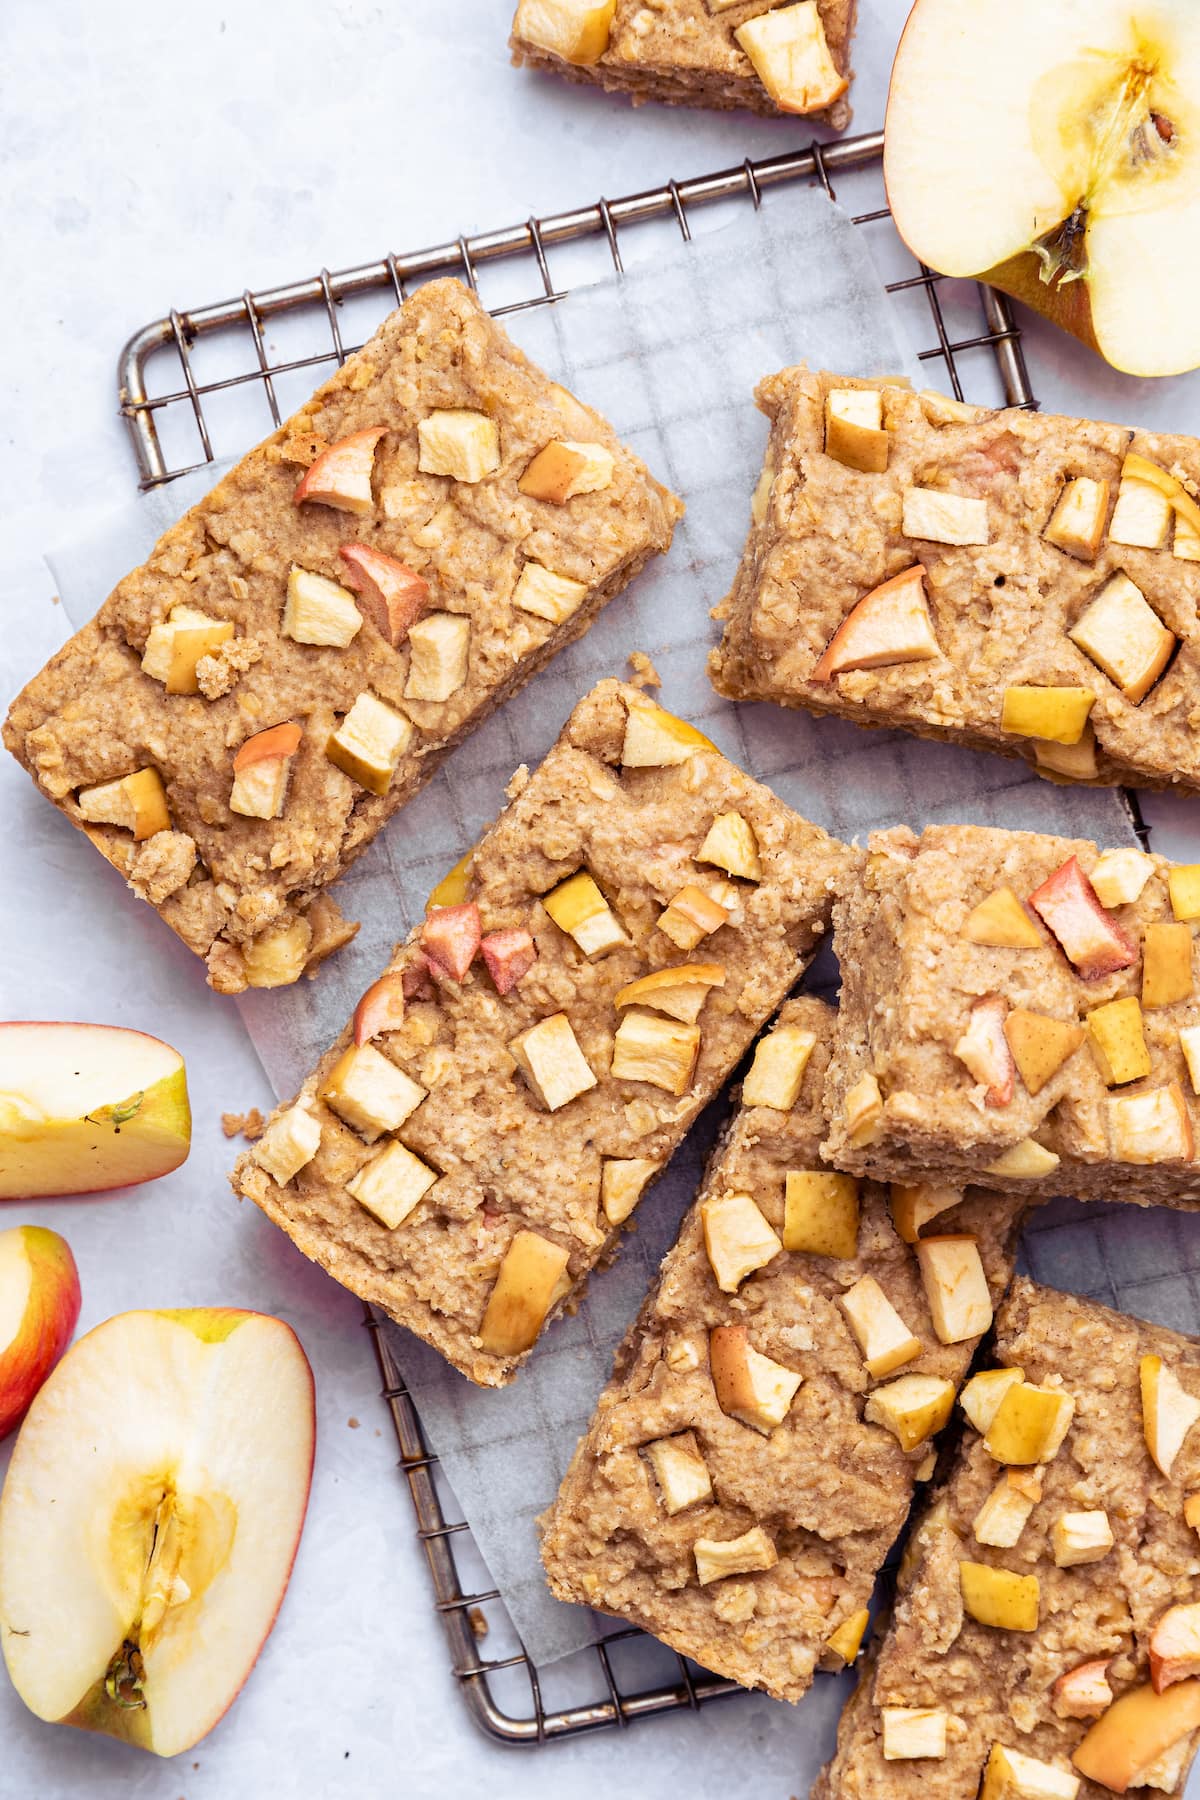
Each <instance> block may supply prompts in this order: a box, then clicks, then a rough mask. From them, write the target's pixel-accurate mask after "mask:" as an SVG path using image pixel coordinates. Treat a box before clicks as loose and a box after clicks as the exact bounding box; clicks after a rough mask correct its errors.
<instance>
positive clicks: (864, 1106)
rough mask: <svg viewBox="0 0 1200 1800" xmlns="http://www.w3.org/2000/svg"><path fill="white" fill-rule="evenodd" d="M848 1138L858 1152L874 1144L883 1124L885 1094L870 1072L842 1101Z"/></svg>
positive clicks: (852, 1085)
mask: <svg viewBox="0 0 1200 1800" xmlns="http://www.w3.org/2000/svg"><path fill="white" fill-rule="evenodd" d="M842 1113H843V1117H844V1119H845V1122H846V1136H847V1138H848V1140H849V1142H850V1144H851V1145H852V1146H853V1148H854V1149H856V1150H861V1149H862V1147H863V1146H864V1145H865V1144H870V1143H873V1142H874V1140H875V1138H876V1137H877V1136H878V1135H879V1127H880V1126H881V1124H882V1123H883V1093H882V1091H881V1089H880V1086H879V1083H878V1081H877V1080H876V1079H875V1077H874V1075H872V1074H871V1073H870V1072H869V1071H868V1073H867V1074H865V1075H860V1076H859V1078H858V1080H857V1081H855V1082H852V1083H851V1085H850V1086H849V1087H848V1088H847V1089H846V1093H845V1096H844V1098H843V1100H842Z"/></svg>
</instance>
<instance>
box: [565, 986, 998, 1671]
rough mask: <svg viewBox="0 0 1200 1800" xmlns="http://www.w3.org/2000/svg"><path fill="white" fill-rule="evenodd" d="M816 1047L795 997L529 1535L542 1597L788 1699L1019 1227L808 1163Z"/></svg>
mask: <svg viewBox="0 0 1200 1800" xmlns="http://www.w3.org/2000/svg"><path fill="white" fill-rule="evenodd" d="M832 1037H833V1014H832V1010H831V1008H829V1007H828V1006H825V1005H823V1004H822V1003H821V1002H820V1001H818V1000H811V999H804V1000H796V1001H791V1002H789V1003H788V1005H787V1006H785V1007H784V1009H783V1011H782V1013H781V1014H780V1016H779V1019H778V1021H777V1023H776V1024H775V1026H774V1027H773V1028H772V1030H771V1031H770V1032H769V1033H768V1035H767V1036H766V1037H764V1038H763V1039H761V1040H760V1042H759V1046H758V1049H757V1051H756V1054H755V1060H754V1063H753V1065H752V1068H751V1071H750V1073H749V1075H748V1076H747V1079H746V1082H745V1085H744V1087H743V1090H742V1095H741V1102H742V1104H741V1108H740V1110H739V1112H738V1113H737V1114H736V1116H735V1118H734V1120H733V1123H732V1125H731V1126H730V1128H729V1130H728V1131H727V1133H726V1136H725V1139H724V1141H723V1143H722V1144H721V1145H720V1146H719V1147H718V1151H717V1153H716V1156H715V1158H714V1161H713V1163H712V1166H711V1167H710V1169H709V1171H708V1174H707V1176H706V1178H705V1181H704V1185H703V1188H702V1189H701V1192H700V1196H699V1198H698V1200H697V1203H696V1205H695V1206H694V1207H693V1209H692V1211H691V1212H690V1213H689V1214H688V1216H687V1218H686V1220H685V1221H684V1224H683V1228H682V1230H681V1232H680V1235H679V1239H678V1242H677V1243H676V1245H675V1247H674V1249H672V1250H671V1251H670V1253H669V1254H668V1255H667V1257H666V1259H665V1261H664V1262H663V1265H662V1270H661V1273H660V1275H659V1279H658V1282H657V1284H656V1286H655V1287H654V1288H653V1289H652V1291H651V1293H650V1294H649V1296H648V1298H647V1300H646V1303H645V1306H644V1307H643V1309H642V1313H641V1316H640V1318H639V1319H638V1320H637V1322H636V1324H635V1325H634V1326H633V1327H632V1329H631V1330H630V1332H629V1334H628V1336H627V1337H626V1340H625V1342H624V1344H623V1346H622V1348H621V1350H620V1351H619V1353H618V1356H617V1362H616V1368H615V1370H614V1373H613V1377H612V1380H611V1381H610V1382H609V1384H608V1386H607V1388H606V1389H605V1391H604V1393H603V1395H602V1396H601V1398H600V1401H599V1403H598V1405H597V1408H596V1413H595V1416H594V1418H593V1419H592V1422H591V1424H590V1426H589V1428H588V1430H587V1432H586V1433H585V1435H584V1436H583V1438H582V1439H581V1440H580V1443H579V1447H578V1449H577V1450H576V1452H575V1455H574V1458H573V1460H572V1462H571V1466H570V1468H569V1470H568V1471H567V1475H566V1478H565V1480H564V1482H563V1484H562V1487H561V1489H560V1491H559V1494H558V1497H557V1499H556V1500H555V1502H554V1504H553V1506H552V1507H551V1508H550V1510H549V1511H548V1512H547V1513H546V1514H545V1515H544V1517H543V1520H542V1560H543V1562H544V1563H545V1566H546V1570H547V1573H548V1575H549V1578H550V1586H551V1587H552V1589H553V1590H554V1592H555V1593H556V1594H557V1595H558V1596H559V1598H560V1599H564V1600H575V1601H579V1602H582V1603H584V1604H586V1605H590V1606H594V1607H597V1608H599V1609H600V1610H602V1611H604V1612H609V1613H614V1614H616V1615H617V1616H619V1617H620V1618H623V1619H627V1620H629V1621H631V1622H632V1623H634V1624H636V1625H640V1626H643V1627H644V1628H645V1629H646V1630H648V1631H652V1632H654V1633H655V1635H656V1636H658V1637H660V1638H663V1639H664V1640H665V1641H666V1642H667V1643H668V1644H670V1645H671V1646H672V1647H673V1648H674V1649H676V1650H678V1651H681V1652H682V1653H683V1654H684V1655H686V1656H690V1657H693V1658H694V1659H695V1660H696V1661H697V1662H699V1663H701V1664H703V1666H704V1667H705V1668H707V1669H712V1670H714V1671H716V1672H717V1673H718V1674H720V1675H724V1676H727V1677H729V1678H730V1679H732V1680H734V1681H739V1682H742V1683H743V1684H744V1685H745V1686H746V1687H760V1688H765V1689H766V1690H767V1692H768V1693H770V1694H773V1695H775V1696H776V1698H778V1699H783V1700H798V1699H799V1698H800V1696H801V1695H802V1694H803V1693H804V1692H805V1690H806V1689H807V1688H808V1686H809V1684H810V1682H811V1680H812V1675H813V1671H814V1669H815V1668H816V1667H818V1666H824V1667H835V1668H840V1667H841V1666H842V1664H843V1662H850V1661H853V1659H854V1656H855V1654H856V1652H857V1648H858V1643H859V1640H860V1639H861V1638H862V1635H863V1631H864V1629H865V1626H866V1620H867V1614H866V1608H867V1605H868V1603H869V1601H870V1598H871V1593H872V1589H873V1587H874V1585H875V1578H876V1576H877V1574H878V1572H879V1569H880V1567H881V1565H882V1563H883V1561H884V1558H885V1556H886V1555H887V1552H888V1550H889V1549H890V1547H891V1545H892V1543H893V1542H894V1540H895V1538H896V1537H897V1535H898V1533H899V1531H900V1529H901V1527H902V1525H903V1523H904V1519H905V1517H906V1514H907V1512H908V1508H909V1505H910V1503H911V1500H912V1494H913V1489H914V1485H915V1483H916V1482H917V1481H918V1480H920V1479H922V1478H924V1477H926V1476H928V1474H929V1473H931V1472H932V1462H933V1457H932V1453H931V1447H930V1438H931V1435H932V1434H933V1433H934V1432H935V1431H937V1430H938V1429H940V1427H941V1426H942V1425H943V1424H944V1423H945V1421H946V1419H947V1418H948V1417H949V1414H950V1409H951V1407H952V1406H953V1403H954V1396H955V1393H956V1391H957V1388H958V1384H959V1383H960V1382H961V1380H962V1379H963V1376H964V1375H965V1373H966V1370H967V1366H968V1364H969V1362H970V1360H971V1355H972V1352H973V1350H974V1348H975V1345H976V1343H977V1342H978V1340H979V1336H980V1334H981V1333H982V1332H983V1331H985V1330H986V1329H987V1327H988V1325H989V1324H990V1322H991V1317H992V1300H993V1298H994V1297H997V1296H998V1295H999V1294H1000V1293H1001V1292H1002V1291H1003V1289H1004V1288H1005V1286H1006V1285H1007V1283H1008V1279H1009V1276H1010V1274H1011V1272H1012V1250H1013V1239H1014V1236H1015V1230H1016V1224H1017V1220H1018V1217H1019V1215H1020V1213H1021V1211H1022V1210H1023V1207H1022V1202H1021V1201H1019V1200H1016V1199H1013V1198H1008V1197H1002V1196H999V1195H995V1194H985V1193H983V1192H981V1191H979V1190H976V1191H975V1192H973V1193H972V1194H969V1195H967V1196H965V1197H964V1196H963V1195H961V1194H958V1193H956V1192H955V1191H954V1190H950V1189H940V1190H936V1191H935V1190H932V1189H929V1188H928V1187H922V1188H919V1189H918V1188H915V1187H911V1188H907V1189H903V1190H897V1191H896V1192H895V1193H894V1194H893V1196H892V1198H891V1201H890V1203H889V1198H888V1195H887V1193H886V1190H884V1189H883V1188H881V1187H878V1186H877V1185H876V1184H875V1183H873V1182H861V1183H860V1182H858V1181H856V1180H855V1179H854V1178H853V1177H848V1176H844V1175H834V1174H830V1173H829V1172H828V1171H822V1170H821V1169H820V1161H819V1156H818V1146H819V1144H820V1141H821V1136H822V1129H823V1118H822V1113H821V1088H822V1081H823V1077H824V1074H825V1068H826V1064H827V1062H828V1059H829V1049H830V1044H831V1041H832ZM935 1209H936V1216H935ZM922 1225H925V1227H926V1229H925V1232H924V1236H923V1238H922V1241H920V1242H916V1241H915V1240H916V1239H917V1236H918V1233H919V1231H920V1228H921V1226H922ZM898 1228H899V1229H898ZM901 1231H902V1232H903V1236H901Z"/></svg>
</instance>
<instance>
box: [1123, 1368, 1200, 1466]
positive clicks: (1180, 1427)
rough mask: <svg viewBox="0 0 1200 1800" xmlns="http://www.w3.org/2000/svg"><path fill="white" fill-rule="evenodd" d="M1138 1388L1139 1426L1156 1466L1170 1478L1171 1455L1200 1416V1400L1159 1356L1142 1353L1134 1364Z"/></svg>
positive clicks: (1181, 1443)
mask: <svg viewBox="0 0 1200 1800" xmlns="http://www.w3.org/2000/svg"><path fill="white" fill-rule="evenodd" d="M1138 1373H1139V1376H1140V1380H1141V1388H1142V1430H1143V1433H1144V1434H1145V1438H1146V1448H1147V1450H1148V1451H1149V1452H1150V1459H1151V1461H1152V1462H1153V1463H1154V1466H1155V1468H1156V1469H1158V1470H1159V1471H1160V1473H1161V1474H1163V1475H1165V1476H1166V1477H1167V1479H1168V1480H1170V1478H1171V1470H1172V1469H1173V1468H1174V1467H1175V1458H1176V1457H1177V1456H1178V1455H1179V1452H1180V1451H1181V1450H1182V1449H1183V1446H1184V1441H1185V1439H1186V1438H1187V1436H1188V1433H1189V1432H1190V1431H1191V1429H1192V1426H1193V1425H1194V1424H1195V1423H1196V1420H1197V1419H1200V1400H1197V1399H1196V1398H1195V1397H1194V1396H1193V1395H1192V1394H1189V1393H1188V1391H1187V1389H1186V1388H1185V1387H1184V1385H1183V1383H1182V1382H1181V1381H1180V1379H1179V1377H1178V1375H1176V1373H1175V1371H1174V1369H1172V1368H1169V1367H1168V1365H1167V1364H1166V1363H1165V1362H1164V1361H1163V1359H1162V1357H1161V1356H1143V1358H1142V1360H1141V1363H1140V1364H1139V1366H1138Z"/></svg>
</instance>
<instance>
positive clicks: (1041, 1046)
mask: <svg viewBox="0 0 1200 1800" xmlns="http://www.w3.org/2000/svg"><path fill="white" fill-rule="evenodd" d="M1004 1035H1005V1037H1006V1038H1007V1039H1008V1047H1009V1049H1010V1050H1011V1051H1012V1053H1013V1061H1014V1062H1015V1063H1016V1065H1017V1072H1018V1073H1019V1075H1020V1077H1021V1080H1022V1081H1023V1082H1024V1083H1025V1088H1026V1091H1027V1092H1028V1093H1030V1094H1040V1093H1041V1091H1042V1089H1043V1088H1044V1087H1045V1085H1046V1083H1047V1082H1048V1081H1050V1080H1051V1079H1052V1078H1053V1077H1054V1076H1055V1075H1057V1074H1058V1071H1059V1070H1060V1069H1061V1068H1062V1066H1063V1064H1064V1063H1065V1062H1066V1061H1067V1060H1068V1058H1069V1057H1072V1056H1074V1054H1075V1052H1076V1050H1078V1048H1079V1046H1080V1044H1082V1042H1083V1039H1084V1030H1083V1027H1082V1025H1078V1024H1076V1022H1075V1020H1074V1019H1051V1018H1048V1017H1047V1016H1046V1014H1045V1013H1035V1012H1026V1011H1025V1009H1024V1008H1023V1007H1020V1006H1015V1007H1014V1008H1013V1009H1012V1011H1011V1012H1010V1013H1009V1014H1008V1016H1007V1018H1006V1019H1005V1021H1004Z"/></svg>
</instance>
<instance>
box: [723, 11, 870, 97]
mask: <svg viewBox="0 0 1200 1800" xmlns="http://www.w3.org/2000/svg"><path fill="white" fill-rule="evenodd" d="M733 35H734V37H735V38H736V39H737V41H738V43H739V45H740V46H741V48H742V49H743V50H744V51H745V52H746V55H747V56H748V57H749V58H750V61H751V62H752V63H753V65H754V72H755V74H756V75H757V76H758V79H759V80H760V81H761V82H762V84H763V86H764V87H765V88H766V90H767V92H768V94H770V96H771V98H772V100H773V101H774V102H775V104H776V106H777V107H778V108H779V110H780V112H787V113H808V112H816V111H818V110H819V109H820V108H821V107H824V106H830V105H832V103H833V102H834V101H835V100H836V99H837V98H838V96H839V95H840V94H844V93H845V91H846V88H847V86H848V85H849V83H848V82H847V79H846V77H845V76H844V75H843V74H842V73H841V72H840V71H839V69H838V66H837V64H836V63H835V62H834V60H833V58H832V56H831V55H830V54H829V44H828V42H827V40H826V37H825V27H824V25H823V24H822V22H821V14H820V12H819V11H818V9H817V6H816V0H799V4H798V5H795V6H781V7H777V8H776V9H775V10H774V11H773V12H765V13H760V14H759V15H758V17H757V18H754V19H746V20H745V21H744V23H743V24H741V25H739V26H738V27H737V28H736V30H735V31H734V34H733Z"/></svg>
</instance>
